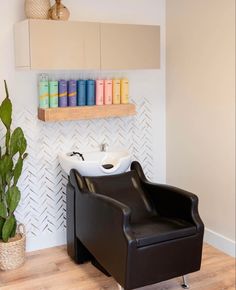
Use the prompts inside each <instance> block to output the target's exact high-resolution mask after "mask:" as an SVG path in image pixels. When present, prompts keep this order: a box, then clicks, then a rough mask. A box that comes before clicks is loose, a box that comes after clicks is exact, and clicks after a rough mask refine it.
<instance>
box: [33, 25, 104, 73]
mask: <svg viewBox="0 0 236 290" xmlns="http://www.w3.org/2000/svg"><path fill="white" fill-rule="evenodd" d="M29 30H30V31H29V33H30V59H31V68H32V69H99V68H100V24H99V23H89V22H64V21H42V20H41V21H38V20H30V24H29Z"/></svg>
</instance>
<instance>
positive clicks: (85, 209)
mask: <svg viewBox="0 0 236 290" xmlns="http://www.w3.org/2000/svg"><path fill="white" fill-rule="evenodd" d="M75 199H76V202H75V208H76V220H77V221H78V222H77V225H76V233H77V235H78V238H79V239H81V241H82V242H84V245H85V246H86V247H88V249H89V251H91V252H92V253H93V251H94V252H100V253H103V255H104V256H106V253H107V254H108V253H110V250H109V249H111V248H112V250H111V251H116V252H117V253H122V254H124V253H126V251H127V248H128V246H129V244H131V243H132V242H133V241H134V238H133V237H132V233H131V232H130V230H129V221H130V208H129V207H127V206H126V205H124V204H122V203H121V202H119V201H117V200H114V199H112V198H110V197H108V196H104V195H101V194H96V193H91V192H82V193H81V192H80V191H79V190H78V189H76V196H75ZM80 221H81V222H80ZM93 254H94V253H93ZM110 254H111V253H110ZM95 256H96V255H95Z"/></svg>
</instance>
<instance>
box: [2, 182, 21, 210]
mask: <svg viewBox="0 0 236 290" xmlns="http://www.w3.org/2000/svg"><path fill="white" fill-rule="evenodd" d="M20 197H21V194H20V190H19V188H18V187H17V186H12V187H10V188H9V189H8V191H7V193H6V199H7V206H8V209H9V211H10V213H13V212H14V210H15V209H16V208H17V206H18V204H19V201H20Z"/></svg>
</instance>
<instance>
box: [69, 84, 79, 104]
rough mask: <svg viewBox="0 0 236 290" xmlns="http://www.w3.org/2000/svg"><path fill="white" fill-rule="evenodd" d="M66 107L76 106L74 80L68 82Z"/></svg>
mask: <svg viewBox="0 0 236 290" xmlns="http://www.w3.org/2000/svg"><path fill="white" fill-rule="evenodd" d="M68 105H69V107H75V106H77V87H76V80H70V81H68Z"/></svg>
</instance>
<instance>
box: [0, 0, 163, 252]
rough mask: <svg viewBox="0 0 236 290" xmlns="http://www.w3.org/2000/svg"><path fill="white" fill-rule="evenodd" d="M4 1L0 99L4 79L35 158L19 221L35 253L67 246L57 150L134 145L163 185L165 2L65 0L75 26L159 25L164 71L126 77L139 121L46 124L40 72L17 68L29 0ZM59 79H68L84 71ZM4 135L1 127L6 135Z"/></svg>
mask: <svg viewBox="0 0 236 290" xmlns="http://www.w3.org/2000/svg"><path fill="white" fill-rule="evenodd" d="M2 2H3V3H1V18H0V27H1V28H0V96H1V97H0V100H2V99H3V97H4V91H3V79H6V80H7V82H8V85H9V91H10V95H11V99H12V101H13V106H14V124H15V125H16V126H19V125H20V126H22V127H23V129H24V131H25V133H26V136H27V139H28V152H29V158H28V160H27V162H26V164H25V170H24V174H23V176H22V178H21V181H20V187H21V190H22V196H23V198H22V202H21V205H20V208H19V210H18V214H17V217H18V219H19V220H20V221H22V222H24V223H25V224H26V227H27V231H28V235H27V236H28V244H27V248H28V250H33V249H38V248H43V247H49V246H54V245H58V244H62V243H64V242H65V199H66V196H65V184H66V177H65V176H64V175H63V173H62V172H61V168H60V166H59V165H58V160H57V155H56V153H57V152H58V151H60V150H69V149H70V148H71V147H72V146H74V145H80V146H81V147H83V146H84V147H85V146H88V145H94V146H95V144H96V143H99V142H101V141H103V139H104V138H105V139H106V140H108V141H109V142H110V143H118V144H119V145H120V146H128V147H129V149H130V151H131V152H132V154H133V158H137V159H139V160H140V161H141V162H142V163H143V165H144V166H145V171H146V172H147V174H148V175H149V176H150V177H151V178H152V179H153V180H155V181H159V182H165V1H164V0H138V1H137V0H126V1H125V0H120V1H118V2H117V1H114V0H100V1H96V0H87V1H82V0H79V1H78V0H67V1H65V3H64V4H66V6H67V7H68V8H69V9H70V11H71V18H70V20H80V21H99V22H117V23H135V24H160V25H161V46H162V47H161V70H154V71H126V72H123V75H125V76H127V77H129V79H130V84H131V88H130V94H131V98H132V100H133V101H134V102H135V103H136V104H137V107H138V112H139V114H138V116H137V117H135V118H124V119H122V118H121V119H119V118H116V119H109V120H100V121H96V122H95V121H80V122H66V123H61V122H59V123H55V124H43V123H42V122H40V121H38V120H37V117H36V114H37V103H38V100H37V76H38V73H39V72H35V71H32V72H27V71H16V70H15V67H14V49H13V45H14V43H13V24H14V23H15V22H17V21H20V20H23V19H24V11H23V6H24V1H23V0H9V1H2ZM42 45H46V44H45V43H42ZM57 73H58V74H60V75H62V74H63V75H64V76H65V77H68V78H69V77H71V76H74V75H78V73H79V72H57ZM108 73H110V74H111V75H113V74H115V72H108ZM2 134H3V130H2V129H1V128H0V136H1V137H2ZM0 139H1V138H0Z"/></svg>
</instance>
